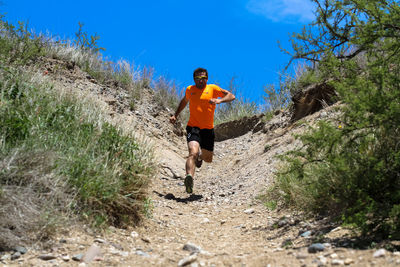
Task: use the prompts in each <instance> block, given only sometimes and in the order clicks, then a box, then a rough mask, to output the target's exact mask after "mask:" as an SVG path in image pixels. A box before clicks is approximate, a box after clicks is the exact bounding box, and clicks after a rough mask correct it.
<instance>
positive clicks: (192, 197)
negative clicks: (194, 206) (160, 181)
mask: <svg viewBox="0 0 400 267" xmlns="http://www.w3.org/2000/svg"><path fill="white" fill-rule="evenodd" d="M153 192H154V193H156V194H157V195H158V196H159V197H163V198H165V199H168V200H175V201H176V202H181V203H188V202H193V201H198V200H200V199H202V198H203V196H202V195H196V194H191V195H190V196H188V197H186V198H180V197H176V196H174V194H172V193H168V194H166V195H164V194H161V193H159V192H157V191H153Z"/></svg>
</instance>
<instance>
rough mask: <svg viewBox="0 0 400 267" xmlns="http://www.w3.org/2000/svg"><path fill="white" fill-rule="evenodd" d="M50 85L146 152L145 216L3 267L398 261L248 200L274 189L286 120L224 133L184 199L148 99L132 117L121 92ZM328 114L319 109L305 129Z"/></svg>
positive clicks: (177, 138)
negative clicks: (83, 99) (150, 164)
mask: <svg viewBox="0 0 400 267" xmlns="http://www.w3.org/2000/svg"><path fill="white" fill-rule="evenodd" d="M50 75H51V74H50ZM50 78H51V79H52V81H53V82H54V83H55V86H56V87H60V88H62V87H67V88H69V89H70V90H82V91H84V92H85V95H86V96H87V97H88V98H91V99H92V101H95V102H97V103H98V105H99V106H102V107H103V109H104V111H105V116H106V117H107V119H108V120H110V121H112V122H113V123H116V124H119V125H120V126H121V127H122V128H123V129H124V130H126V131H135V132H136V133H137V135H138V136H139V137H140V138H141V139H142V141H143V142H145V143H146V144H149V145H152V146H154V149H155V154H156V155H155V156H156V160H157V163H158V165H159V172H158V174H157V175H156V176H155V177H153V180H152V183H151V186H150V188H149V196H150V198H151V202H150V201H149V205H152V206H153V212H152V214H151V216H150V217H149V218H148V219H146V220H145V221H144V222H143V223H142V225H141V226H139V227H136V228H129V229H116V228H113V227H111V228H110V229H109V230H107V231H105V232H104V233H102V234H96V233H93V232H92V231H91V230H90V229H86V228H85V227H81V226H79V227H76V228H72V227H67V228H66V229H63V231H60V232H59V234H57V238H56V239H55V241H54V242H53V243H52V244H50V245H49V248H48V249H46V250H44V251H43V250H35V248H29V249H28V252H27V253H26V254H24V255H22V256H21V257H20V258H18V259H16V260H14V261H11V260H10V259H9V257H10V255H9V254H6V255H4V256H3V257H2V258H3V262H4V263H6V264H7V265H21V264H22V265H28V266H29V265H35V266H54V265H61V266H71V265H79V264H83V263H80V262H77V261H74V260H73V259H72V258H73V257H74V256H75V258H76V259H79V257H82V256H85V257H86V258H85V259H86V260H87V261H88V262H91V264H92V265H99V266H178V265H180V266H184V265H190V264H191V266H199V265H200V266H324V265H330V264H332V265H344V264H347V265H350V266H372V265H375V266H392V265H395V264H396V263H397V262H399V261H400V256H399V255H397V254H396V255H395V254H393V253H389V252H386V255H384V256H382V257H374V256H373V254H374V253H375V250H371V249H370V250H354V249H350V248H349V246H351V240H350V239H348V237H349V236H350V235H348V232H347V231H346V230H344V229H342V228H336V226H335V225H332V224H330V223H329V222H327V221H325V219H324V218H318V219H316V220H305V219H304V218H301V217H300V216H298V215H296V214H295V213H293V212H290V211H269V210H268V209H267V208H266V207H265V206H264V205H263V204H262V203H260V202H259V201H257V200H256V197H257V196H258V195H259V193H260V192H262V191H263V190H265V188H266V187H267V186H268V185H271V183H272V182H273V178H274V176H273V174H274V172H275V171H276V169H277V168H278V167H279V164H280V162H279V160H278V159H277V158H276V156H277V155H280V154H282V153H284V152H285V151H288V150H290V149H292V148H294V147H295V146H297V145H299V143H298V141H296V140H295V139H294V138H293V136H292V135H293V134H294V133H299V132H301V131H304V128H305V126H304V125H301V124H299V125H298V126H291V127H288V121H289V119H290V118H289V114H287V113H284V112H282V113H279V114H277V115H276V116H275V117H274V118H273V119H272V120H271V121H269V122H267V123H266V124H265V125H264V124H263V123H262V122H259V123H261V124H259V123H256V124H254V126H252V127H249V129H250V131H248V132H246V133H244V134H243V135H240V136H235V137H234V138H229V131H227V132H225V134H226V135H227V137H226V138H223V139H225V140H224V141H219V142H217V143H216V148H215V160H214V162H213V163H212V164H203V166H202V168H201V169H200V170H198V171H197V172H196V176H195V186H194V194H192V195H188V194H186V193H185V192H184V186H183V177H184V164H185V157H186V155H187V149H186V142H185V138H184V136H183V135H181V133H182V131H181V130H180V128H179V127H177V126H176V127H175V128H174V126H172V125H171V124H169V122H168V118H169V112H168V111H167V110H163V109H161V108H160V107H158V106H157V104H156V103H155V102H154V101H153V99H152V95H151V93H146V95H145V97H144V98H143V100H142V103H141V104H138V105H137V106H136V109H135V110H134V111H131V110H130V109H129V104H128V103H126V102H125V98H124V96H123V95H121V94H122V93H121V91H120V92H118V91H113V90H110V88H107V87H105V86H103V85H100V84H97V83H96V82H95V81H93V80H91V79H89V78H88V77H86V75H85V74H84V73H82V72H81V71H80V70H78V69H74V70H73V71H71V73H70V76H68V75H61V74H60V75H58V74H54V75H52V76H51V77H50ZM333 114H334V113H333V111H332V109H329V108H328V109H325V110H324V111H322V112H319V113H316V114H314V115H312V116H309V117H308V118H307V120H308V121H315V120H317V119H319V118H326V117H328V116H332V115H333ZM226 128H228V129H229V128H234V127H233V126H229V125H227V127H226ZM307 231H310V232H307ZM302 233H305V234H304V235H303V236H301V235H300V234H302ZM317 241H319V242H323V243H325V244H324V245H323V249H324V250H323V251H321V252H318V253H317V254H314V253H309V252H308V249H309V246H310V245H311V244H312V243H315V242H317ZM91 256H93V257H91Z"/></svg>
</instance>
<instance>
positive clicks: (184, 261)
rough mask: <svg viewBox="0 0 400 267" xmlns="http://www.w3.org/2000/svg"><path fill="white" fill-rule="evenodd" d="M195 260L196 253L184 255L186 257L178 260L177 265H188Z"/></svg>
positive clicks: (179, 266) (180, 266)
mask: <svg viewBox="0 0 400 267" xmlns="http://www.w3.org/2000/svg"><path fill="white" fill-rule="evenodd" d="M196 260H197V255H196V254H194V255H191V256H189V257H186V258H184V259H181V260H180V261H179V262H178V267H182V266H186V265H189V264H191V263H193V262H195V261H196Z"/></svg>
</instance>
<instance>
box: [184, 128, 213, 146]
mask: <svg viewBox="0 0 400 267" xmlns="http://www.w3.org/2000/svg"><path fill="white" fill-rule="evenodd" d="M186 133H187V137H186V139H187V141H188V143H189V142H190V141H197V142H198V143H199V144H200V147H201V148H202V149H207V150H208V151H214V139H215V134H214V129H200V128H198V127H191V126H187V127H186Z"/></svg>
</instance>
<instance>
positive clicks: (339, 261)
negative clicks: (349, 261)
mask: <svg viewBox="0 0 400 267" xmlns="http://www.w3.org/2000/svg"><path fill="white" fill-rule="evenodd" d="M331 264H332V265H334V266H338V265H344V261H342V260H338V259H333V260H332V262H331Z"/></svg>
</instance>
